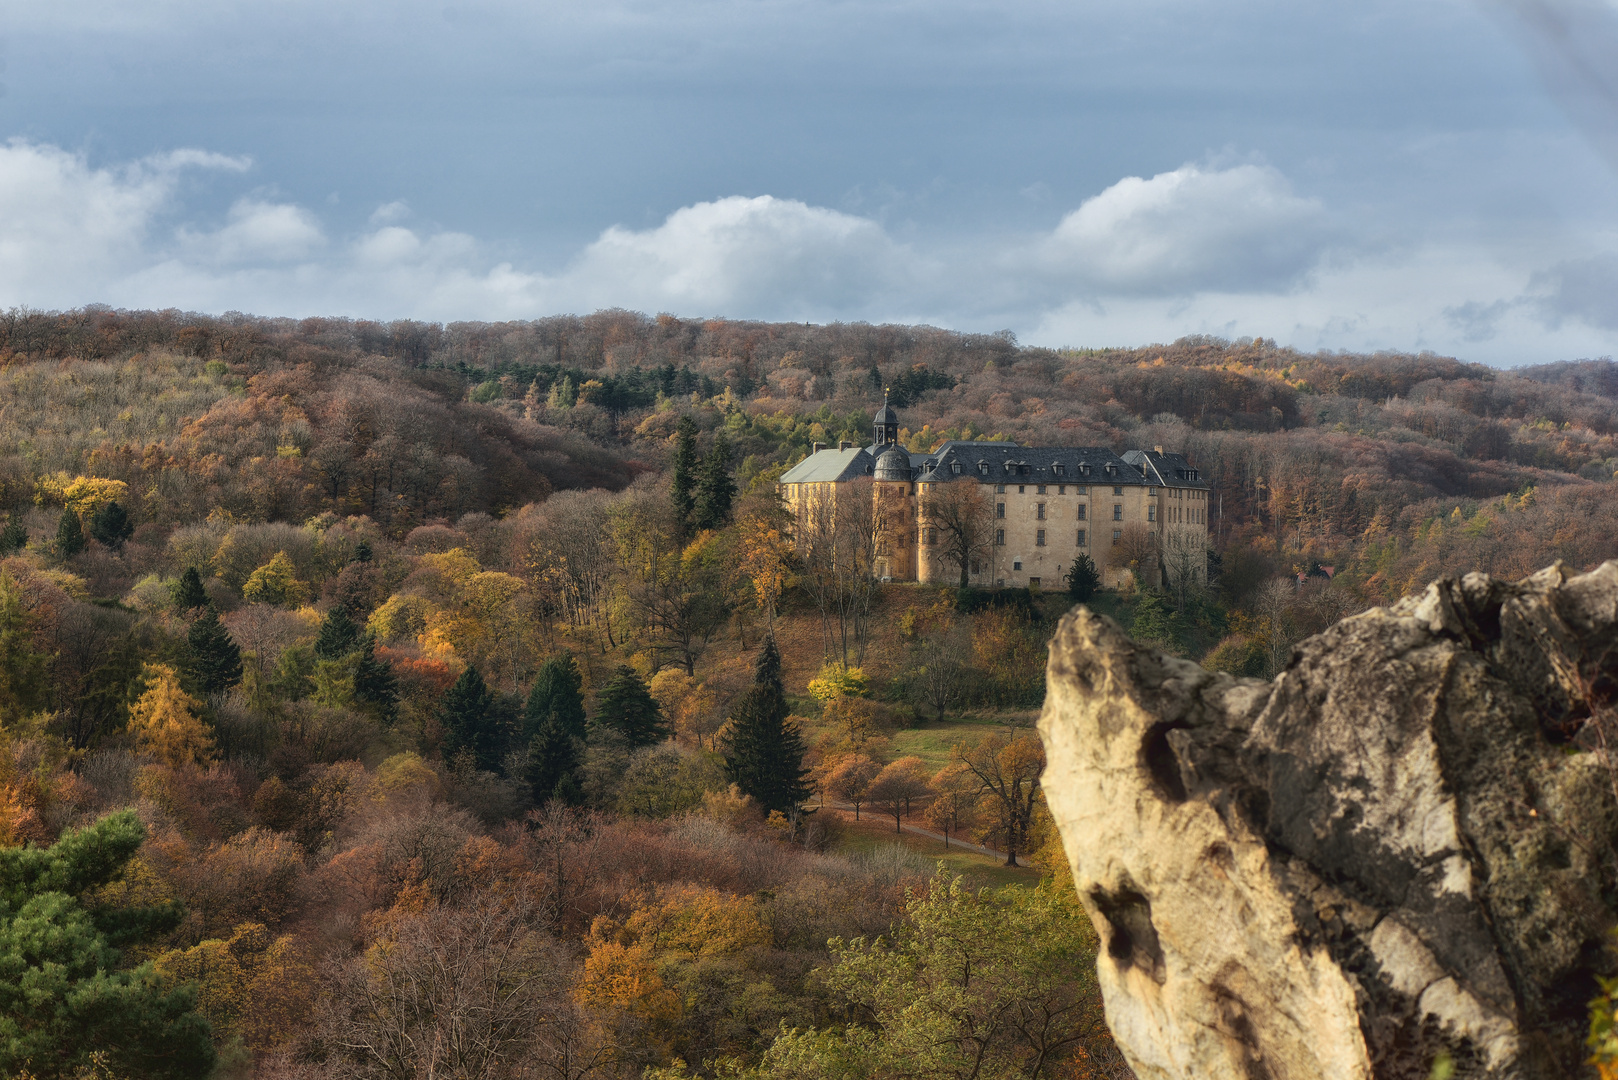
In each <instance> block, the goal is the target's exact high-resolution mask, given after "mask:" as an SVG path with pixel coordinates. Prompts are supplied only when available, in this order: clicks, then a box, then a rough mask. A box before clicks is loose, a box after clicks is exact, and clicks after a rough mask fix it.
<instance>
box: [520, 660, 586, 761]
mask: <svg viewBox="0 0 1618 1080" xmlns="http://www.w3.org/2000/svg"><path fill="white" fill-rule="evenodd" d="M583 688H584V676H582V675H581V674H579V665H578V664H577V662H575V661H574V659H573V654H572V653H570V652H563V653H558V654H557V655H556V656H553V657H551V658H549V659H548V660H546V661H545V662H544V663H543V664H541V665H540V666H539V674H538V675H536V676H534V685H533V688H532V689H530V690H529V691H528V707H527V709H525V710H524V713H523V728H522V739H523V742H524V743H527V742H529V741H530V740H531V739H533V738H534V736H535V735H537V734H539V728H540V725H541V724H542V723H544V722H545V720H546V718H547V717H549V716H551V715H553V714H554V715H555V717H556V719H557V722H558V723H560V724H561V726H562V731H563V732H564V733H565V734H566V735H567V736H568V737H569V738H572V739H583V738H584V737H585V723H584V694H583V692H582V691H583Z"/></svg>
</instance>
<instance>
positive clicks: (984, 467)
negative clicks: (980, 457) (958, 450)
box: [978, 461, 989, 476]
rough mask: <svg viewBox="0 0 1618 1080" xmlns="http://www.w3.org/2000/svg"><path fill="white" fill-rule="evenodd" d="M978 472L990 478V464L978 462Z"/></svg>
mask: <svg viewBox="0 0 1618 1080" xmlns="http://www.w3.org/2000/svg"><path fill="white" fill-rule="evenodd" d="M978 472H979V473H981V474H982V475H984V476H988V475H989V463H988V462H987V461H980V462H978Z"/></svg>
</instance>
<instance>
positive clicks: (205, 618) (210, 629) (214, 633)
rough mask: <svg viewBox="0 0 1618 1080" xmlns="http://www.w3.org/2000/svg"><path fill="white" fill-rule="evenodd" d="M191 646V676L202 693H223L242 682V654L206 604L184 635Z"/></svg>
mask: <svg viewBox="0 0 1618 1080" xmlns="http://www.w3.org/2000/svg"><path fill="white" fill-rule="evenodd" d="M185 640H186V644H188V645H190V646H191V664H190V667H191V674H192V676H193V677H195V679H196V681H197V686H198V687H199V688H200V689H201V690H202V692H203V693H204V694H207V695H208V696H209V697H213V696H215V695H217V694H223V693H224V692H225V691H226V690H229V689H230V688H231V687H232V686H235V685H236V684H237V683H239V682H241V681H242V651H241V649H239V648H238V647H237V646H236V642H235V639H233V638H232V637H231V636H230V632H229V631H228V630H226V629H225V627H224V625H223V624H222V623H221V622H220V621H219V613H218V612H216V611H215V610H214V609H213V605H212V604H209V605H208V606H207V607H205V608H203V609H202V614H201V615H198V616H197V618H196V621H195V622H193V623H192V624H191V629H190V630H189V631H187V633H186V635H185Z"/></svg>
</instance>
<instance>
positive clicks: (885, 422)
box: [871, 390, 910, 480]
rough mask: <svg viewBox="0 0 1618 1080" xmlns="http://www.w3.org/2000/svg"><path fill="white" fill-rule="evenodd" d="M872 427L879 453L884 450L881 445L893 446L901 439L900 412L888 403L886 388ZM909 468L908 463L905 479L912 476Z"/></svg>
mask: <svg viewBox="0 0 1618 1080" xmlns="http://www.w3.org/2000/svg"><path fill="white" fill-rule="evenodd" d="M871 427H872V428H873V430H874V432H875V436H876V437H875V439H874V440H873V441H874V442H875V444H876V446H877V447H878V448H879V449H878V450H877V451H876V452H877V453H878V454H880V453H881V452H882V451H881V449H880V447H883V446H891V445H893V444H894V443H896V442H898V441H899V414H898V413H896V412H894V411H893V406H891V405H889V404H888V392H887V391H886V390H884V391H882V407H881V408H880V409H878V410H877V411H876V419H875V420H874V421H872V423H871ZM909 468H910V467H909V465H908V464H907V465H906V466H905V470H906V476H905V479H907V480H908V479H909V478H910V477H909V475H908V474H909Z"/></svg>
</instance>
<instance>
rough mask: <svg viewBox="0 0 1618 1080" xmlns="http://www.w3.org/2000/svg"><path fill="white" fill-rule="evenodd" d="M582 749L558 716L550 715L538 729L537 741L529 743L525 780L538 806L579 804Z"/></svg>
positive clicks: (551, 713) (535, 726)
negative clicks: (560, 803)
mask: <svg viewBox="0 0 1618 1080" xmlns="http://www.w3.org/2000/svg"><path fill="white" fill-rule="evenodd" d="M582 745H583V741H582V740H580V739H576V738H574V737H573V736H572V735H569V734H568V733H567V730H566V727H565V726H564V725H563V723H562V721H561V718H560V717H558V716H557V714H556V713H554V712H548V713H546V714H545V715H544V716H543V717H542V718H541V719H540V720H539V722H538V723H537V724H535V725H534V734H533V737H532V738H530V739H529V740H528V769H527V772H526V773H525V774H524V776H523V779H524V780H526V781H527V782H528V788H529V791H530V792H531V793H532V794H533V798H534V802H535V803H536V804H538V805H540V806H543V805H545V804H546V803H548V802H550V801H551V800H552V799H560V800H561V801H562V802H565V803H576V802H578V801H579V795H580V788H579V781H578V776H577V774H578V769H579V749H580V747H581V746H582Z"/></svg>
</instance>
